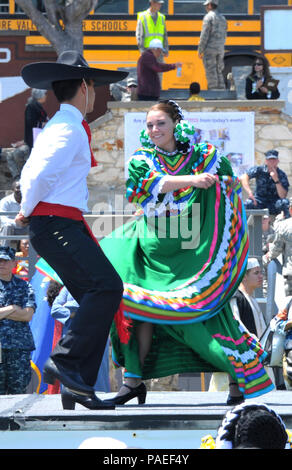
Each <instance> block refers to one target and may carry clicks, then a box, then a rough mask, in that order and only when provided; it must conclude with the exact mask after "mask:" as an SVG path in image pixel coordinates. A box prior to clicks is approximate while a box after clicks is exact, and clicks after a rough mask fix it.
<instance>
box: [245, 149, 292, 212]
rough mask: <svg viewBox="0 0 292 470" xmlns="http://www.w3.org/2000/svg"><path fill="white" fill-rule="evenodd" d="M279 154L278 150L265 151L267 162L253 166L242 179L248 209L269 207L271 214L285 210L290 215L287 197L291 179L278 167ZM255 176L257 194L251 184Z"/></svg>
mask: <svg viewBox="0 0 292 470" xmlns="http://www.w3.org/2000/svg"><path fill="white" fill-rule="evenodd" d="M278 155H279V154H278V152H277V150H269V151H268V152H266V153H265V157H266V159H265V164H264V165H259V166H253V167H252V168H250V169H249V170H248V171H247V173H245V174H243V175H242V176H241V178H240V180H241V184H242V187H243V189H244V190H245V191H246V192H247V195H248V199H247V200H246V201H245V208H246V209H248V210H250V209H269V213H270V215H277V214H280V213H281V212H282V211H283V212H284V215H285V217H289V201H288V199H286V196H287V193H288V188H289V181H288V178H287V175H286V173H284V171H283V170H281V169H280V168H278V163H279V159H278ZM253 178H255V180H256V189H255V194H253V192H252V190H251V188H250V186H249V181H250V180H251V179H253Z"/></svg>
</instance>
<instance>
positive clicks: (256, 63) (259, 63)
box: [254, 62, 264, 66]
mask: <svg viewBox="0 0 292 470" xmlns="http://www.w3.org/2000/svg"><path fill="white" fill-rule="evenodd" d="M254 65H261V66H262V65H264V64H262V63H261V62H255V64H254Z"/></svg>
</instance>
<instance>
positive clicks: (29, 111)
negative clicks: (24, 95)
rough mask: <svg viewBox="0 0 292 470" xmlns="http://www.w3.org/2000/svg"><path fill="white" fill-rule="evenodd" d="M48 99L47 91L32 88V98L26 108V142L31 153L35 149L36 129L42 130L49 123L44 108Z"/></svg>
mask: <svg viewBox="0 0 292 470" xmlns="http://www.w3.org/2000/svg"><path fill="white" fill-rule="evenodd" d="M46 99H47V90H38V89H37V88H32V90H31V97H30V98H29V99H28V101H27V104H26V108H25V126H24V142H25V143H26V145H27V146H28V147H29V153H30V152H31V149H32V147H33V141H34V129H42V128H43V127H44V125H45V124H46V122H47V121H48V115H47V113H46V111H45V109H44V108H43V104H44V103H45V102H46Z"/></svg>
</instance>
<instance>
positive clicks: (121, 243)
mask: <svg viewBox="0 0 292 470" xmlns="http://www.w3.org/2000/svg"><path fill="white" fill-rule="evenodd" d="M202 172H208V173H212V174H216V175H217V178H218V181H217V183H216V184H215V185H213V186H212V187H211V188H209V189H207V190H205V189H198V188H194V187H187V188H183V189H180V190H177V191H173V192H171V193H166V194H161V193H160V188H161V187H162V185H163V182H164V178H165V177H167V175H186V174H200V173H202ZM128 173H129V177H128V181H127V184H126V186H127V193H126V197H127V199H128V201H129V202H131V203H135V204H137V205H138V207H139V208H140V211H141V214H140V215H138V216H136V217H135V218H134V220H132V221H130V222H128V223H127V224H125V225H123V226H122V227H120V228H119V229H117V230H115V231H114V232H113V233H112V234H111V235H110V236H108V237H106V238H104V239H103V240H102V241H101V243H100V245H101V247H102V249H103V250H104V252H105V254H106V255H107V257H108V258H109V260H110V261H111V262H112V264H113V265H114V267H115V268H116V270H117V271H118V273H119V274H120V276H121V278H122V279H123V282H124V296H123V302H122V304H121V307H120V309H119V312H118V313H117V314H116V316H115V321H114V322H113V325H112V329H111V340H112V346H113V360H114V362H115V364H116V365H117V366H122V367H124V368H125V376H130V377H141V378H142V379H149V378H157V377H163V376H168V375H172V374H176V373H186V372H216V371H217V372H220V371H221V372H227V373H229V374H231V376H232V377H233V378H234V380H236V381H237V382H238V384H239V389H240V391H241V392H242V393H243V395H244V396H245V397H246V398H252V397H255V396H258V395H261V394H263V393H267V392H269V391H270V390H272V389H273V387H274V386H273V384H272V382H271V380H270V378H269V377H268V375H267V374H266V372H265V369H264V367H263V365H262V361H263V359H264V358H265V356H266V353H265V351H264V350H263V349H262V347H261V345H260V344H259V342H258V341H257V340H256V339H255V338H254V337H252V336H251V335H250V334H249V333H248V332H247V331H246V330H244V329H243V327H242V326H241V325H240V324H239V322H238V321H237V320H236V319H235V318H234V317H233V314H232V311H231V308H230V304H229V300H230V299H231V297H232V295H233V294H234V293H235V291H236V290H237V288H238V286H239V284H240V282H241V280H242V278H243V276H244V273H245V270H246V263H247V258H248V236H247V226H246V220H245V213H244V208H243V204H242V200H241V197H240V191H241V188H240V184H239V181H238V179H237V178H236V177H234V176H233V173H232V169H231V166H230V164H229V161H228V159H227V158H225V157H223V156H222V155H220V154H219V152H218V151H217V150H216V148H215V147H214V146H213V145H211V144H208V143H205V144H198V145H195V146H193V147H192V149H191V151H190V152H189V153H188V154H186V155H182V154H180V153H177V154H175V155H172V156H167V155H165V154H163V153H162V152H160V151H159V150H158V149H156V150H155V149H151V148H150V149H149V148H140V149H138V150H137V151H136V152H135V154H134V155H133V156H132V158H131V160H130V162H129V167H128ZM139 322H151V323H152V324H153V326H154V330H153V338H152V345H151V350H150V352H149V354H148V356H147V357H146V360H145V363H144V366H143V368H142V367H141V364H140V362H139V346H138V342H137V339H136V328H137V325H138V324H139Z"/></svg>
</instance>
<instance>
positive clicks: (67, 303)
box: [51, 286, 110, 399]
mask: <svg viewBox="0 0 292 470" xmlns="http://www.w3.org/2000/svg"><path fill="white" fill-rule="evenodd" d="M78 308H79V305H78V303H77V302H76V300H75V299H74V298H73V297H72V295H71V294H70V292H69V291H68V289H67V287H66V286H64V287H62V289H61V290H60V292H59V294H58V295H57V297H56V298H55V300H54V302H53V304H52V308H51V315H52V317H53V318H54V319H55V320H58V321H59V322H60V323H62V325H63V328H62V335H64V334H65V333H66V332H67V331H68V329H69V327H70V324H71V319H72V318H73V317H74V316H75V315H76V312H77V310H78ZM94 390H96V391H100V392H110V386H109V343H108V342H107V345H106V348H105V351H104V354H103V359H102V362H101V366H100V369H99V371H98V376H97V380H96V383H95V385H94ZM63 399H64V394H63Z"/></svg>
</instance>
